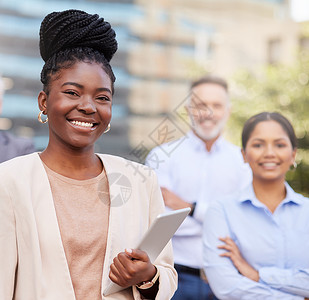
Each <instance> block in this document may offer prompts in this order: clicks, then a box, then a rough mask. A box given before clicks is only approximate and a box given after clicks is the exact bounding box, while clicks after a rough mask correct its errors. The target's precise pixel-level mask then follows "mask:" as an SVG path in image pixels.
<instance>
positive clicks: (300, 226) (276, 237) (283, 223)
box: [203, 183, 309, 300]
mask: <svg viewBox="0 0 309 300" xmlns="http://www.w3.org/2000/svg"><path fill="white" fill-rule="evenodd" d="M286 190H287V195H286V198H285V199H284V200H283V201H282V202H281V203H280V205H279V206H278V207H277V208H276V210H275V212H274V213H271V212H270V210H269V209H268V208H267V207H266V206H265V205H264V204H263V203H261V202H260V201H259V200H258V199H257V198H256V197H255V194H254V191H253V187H252V185H251V184H250V185H249V186H248V187H247V188H246V189H244V190H243V191H241V192H240V193H239V194H238V195H235V196H234V197H231V198H230V199H225V200H222V201H218V202H216V203H213V204H212V205H211V207H210V208H209V209H208V211H207V213H206V216H205V223H204V235H203V244H204V267H205V271H206V274H207V278H208V280H209V283H210V286H211V289H212V290H213V291H214V293H215V294H216V296H217V297H218V298H219V299H229V300H232V299H237V300H240V299H250V300H251V299H263V300H264V299H271V300H274V299H280V300H282V299H291V300H292V299H304V297H309V199H308V198H306V197H304V196H302V195H300V194H298V193H295V192H294V191H293V190H292V188H291V187H290V186H289V185H288V184H287V183H286ZM226 236H229V237H231V238H232V239H233V240H234V241H235V242H236V244H237V246H238V248H239V250H240V252H241V254H242V256H243V257H244V259H245V260H246V261H247V262H248V263H249V264H250V265H251V266H252V267H253V268H255V269H256V270H258V272H259V275H260V281H259V282H255V281H252V280H250V279H248V278H246V277H244V276H242V275H241V274H240V273H239V272H238V271H237V269H236V268H235V267H234V265H233V264H232V262H231V260H230V259H229V258H227V257H220V256H219V254H220V253H222V252H224V251H226V250H222V249H218V248H217V246H218V245H222V244H223V242H221V241H219V240H218V238H219V237H226Z"/></svg>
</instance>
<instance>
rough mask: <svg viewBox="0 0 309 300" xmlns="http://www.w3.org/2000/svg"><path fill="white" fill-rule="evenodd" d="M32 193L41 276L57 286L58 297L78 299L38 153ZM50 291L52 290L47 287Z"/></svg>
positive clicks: (49, 189)
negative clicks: (64, 296)
mask: <svg viewBox="0 0 309 300" xmlns="http://www.w3.org/2000/svg"><path fill="white" fill-rule="evenodd" d="M32 174H33V175H32V180H31V185H33V186H32V187H31V190H33V191H34V192H33V197H32V199H33V208H34V212H35V219H36V224H37V231H38V239H39V243H40V251H41V261H42V273H43V278H44V280H46V284H47V285H54V287H53V288H55V289H57V292H56V294H59V295H66V298H65V299H68V300H75V293H74V289H73V285H72V281H71V277H70V272H69V268H68V264H67V260H66V256H65V252H64V248H63V244H62V241H61V235H60V230H59V226H58V221H57V215H56V211H55V206H54V201H53V197H52V192H51V188H50V184H49V180H48V176H47V174H46V171H45V168H44V166H43V163H42V161H41V159H40V157H39V155H38V154H37V157H36V158H35V161H34V164H33V171H32ZM48 289H49V288H48Z"/></svg>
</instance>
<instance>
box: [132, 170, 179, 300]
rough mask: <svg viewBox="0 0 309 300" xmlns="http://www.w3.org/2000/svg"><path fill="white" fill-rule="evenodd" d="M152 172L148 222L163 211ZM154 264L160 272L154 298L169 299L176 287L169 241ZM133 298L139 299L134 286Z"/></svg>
mask: <svg viewBox="0 0 309 300" xmlns="http://www.w3.org/2000/svg"><path fill="white" fill-rule="evenodd" d="M151 174H152V176H151V177H152V188H151V195H150V202H149V205H150V207H149V210H150V220H149V221H150V223H149V224H151V223H152V222H153V221H154V219H155V218H156V216H157V215H158V214H160V213H162V212H164V202H163V198H162V194H161V190H160V187H159V184H158V181H157V176H156V175H155V173H154V172H153V171H151ZM154 265H155V266H156V267H157V269H158V270H159V272H160V277H159V279H158V280H159V291H158V294H157V296H156V300H169V299H171V298H172V296H173V294H174V293H175V291H176V288H177V272H176V270H175V269H174V258H173V250H172V244H171V241H170V242H169V243H168V244H167V245H166V247H165V248H164V249H163V250H162V252H161V253H160V255H159V256H158V257H157V259H156V260H155V262H154ZM133 294H134V299H140V298H139V297H140V294H139V292H138V291H137V289H136V288H135V287H133Z"/></svg>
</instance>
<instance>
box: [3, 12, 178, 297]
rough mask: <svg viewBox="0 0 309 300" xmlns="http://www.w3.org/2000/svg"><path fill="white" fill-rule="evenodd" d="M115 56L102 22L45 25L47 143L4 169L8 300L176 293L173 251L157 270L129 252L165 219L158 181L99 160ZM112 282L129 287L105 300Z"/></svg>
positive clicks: (62, 16)
mask: <svg viewBox="0 0 309 300" xmlns="http://www.w3.org/2000/svg"><path fill="white" fill-rule="evenodd" d="M116 50H117V42H116V39H115V32H114V30H113V29H112V28H111V26H110V24H109V23H108V22H105V21H104V19H102V18H99V16H98V15H96V14H95V15H91V14H88V13H86V12H83V11H79V10H67V11H63V12H53V13H51V14H49V15H47V16H46V17H45V19H44V20H43V22H42V24H41V29H40V52H41V56H42V58H43V60H44V61H45V65H44V67H43V70H42V72H41V81H42V83H43V90H42V91H41V92H40V93H39V96H38V104H39V108H40V110H41V111H40V113H39V117H38V118H39V121H40V122H42V123H47V124H48V126H49V143H48V146H47V148H46V149H45V150H44V151H43V152H42V153H34V154H30V155H27V156H22V157H20V158H16V159H13V160H11V161H9V162H6V163H3V164H2V165H1V166H0V177H1V182H0V266H1V267H0V299H1V300H12V299H16V300H17V299H21V300H55V299H60V300H61V299H63V300H64V299H65V300H75V299H76V300H85V299H91V300H99V299H100V300H101V299H117V300H120V299H144V298H147V299H170V298H171V296H172V295H173V293H174V291H175V289H176V282H177V275H176V271H175V270H174V268H173V258H172V249H171V245H170V244H169V245H168V246H167V247H166V248H165V250H163V252H162V253H161V254H160V256H159V257H158V259H157V260H156V262H155V265H154V264H152V263H151V261H150V260H149V257H148V255H147V253H145V252H144V251H141V250H137V249H132V247H134V246H135V245H137V243H138V242H139V240H140V239H141V237H142V235H143V234H144V233H145V232H146V231H147V229H148V228H149V226H150V224H151V223H152V221H153V220H154V219H155V217H156V216H157V215H158V214H159V213H161V212H163V211H164V204H163V200H162V197H161V193H160V189H159V187H158V184H157V180H156V177H155V175H154V173H153V172H150V171H149V170H144V168H143V167H142V166H140V165H138V164H135V163H133V162H130V161H127V160H125V159H123V158H119V157H115V156H110V155H102V154H96V153H95V152H94V143H95V142H96V141H97V140H98V139H99V138H100V136H101V135H102V134H103V133H106V132H107V131H108V130H109V128H110V121H111V114H112V111H111V109H112V98H113V93H114V82H115V76H114V74H113V71H112V68H111V66H110V63H109V62H110V60H111V58H112V57H113V55H114V53H115V52H116ZM137 169H138V170H139V172H137V171H136V170H137ZM111 281H112V282H115V283H117V284H118V285H119V286H121V287H122V289H121V290H120V291H117V292H115V293H112V294H110V295H107V296H103V291H104V290H105V288H106V287H107V286H108V285H109V283H110V282H111Z"/></svg>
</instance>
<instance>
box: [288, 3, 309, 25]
mask: <svg viewBox="0 0 309 300" xmlns="http://www.w3.org/2000/svg"><path fill="white" fill-rule="evenodd" d="M291 11H292V17H293V18H294V19H295V21H305V20H309V0H291Z"/></svg>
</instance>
